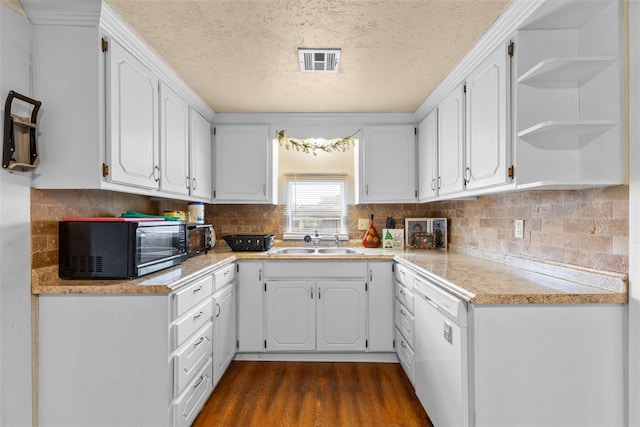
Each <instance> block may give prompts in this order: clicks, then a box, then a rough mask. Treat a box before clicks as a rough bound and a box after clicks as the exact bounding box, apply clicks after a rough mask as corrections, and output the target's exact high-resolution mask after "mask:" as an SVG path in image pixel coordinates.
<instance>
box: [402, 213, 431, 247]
mask: <svg viewBox="0 0 640 427" xmlns="http://www.w3.org/2000/svg"><path fill="white" fill-rule="evenodd" d="M404 231H405V237H404V239H405V242H407V247H408V248H415V247H416V237H418V236H417V235H419V234H422V233H426V232H428V231H429V218H405V220H404Z"/></svg>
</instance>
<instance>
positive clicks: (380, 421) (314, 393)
mask: <svg viewBox="0 0 640 427" xmlns="http://www.w3.org/2000/svg"><path fill="white" fill-rule="evenodd" d="M204 426H207V427H209V426H243V427H244V426H261V427H263V426H283V427H284V426H296V427H297V426H301V427H305V426H313V427H329V426H331V427H341V426H348V427H351V426H353V427H359V426H367V427H372V426H428V427H432V424H431V422H430V421H429V418H428V417H427V414H426V413H425V411H424V409H423V408H422V406H421V405H420V402H419V401H418V397H417V396H416V395H415V393H414V391H413V387H412V386H411V383H410V382H409V380H408V379H407V377H406V376H405V374H404V372H403V371H402V368H401V367H400V365H399V364H397V363H351V362H262V361H260V362H249V361H234V362H232V363H231V365H230V366H229V369H228V370H227V372H226V373H225V375H224V377H223V378H222V380H221V381H220V383H219V384H218V386H217V387H216V389H215V390H214V392H213V394H212V395H211V397H210V398H209V400H208V401H207V403H206V405H205V406H204V408H203V409H202V411H201V412H200V414H199V415H198V417H197V418H196V420H195V421H194V423H193V427H204Z"/></svg>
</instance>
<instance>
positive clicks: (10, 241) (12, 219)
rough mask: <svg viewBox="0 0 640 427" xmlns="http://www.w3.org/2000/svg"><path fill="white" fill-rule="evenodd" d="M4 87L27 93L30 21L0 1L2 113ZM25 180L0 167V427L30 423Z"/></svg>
mask: <svg viewBox="0 0 640 427" xmlns="http://www.w3.org/2000/svg"><path fill="white" fill-rule="evenodd" d="M9 90H14V91H16V92H19V93H23V94H25V95H29V94H30V68H29V23H28V21H27V20H26V18H25V17H24V16H22V15H20V14H18V13H16V12H15V11H13V10H12V9H10V8H8V7H7V6H5V5H4V4H0V101H1V102H2V104H1V105H2V107H1V108H2V109H3V111H2V113H3V117H4V103H5V100H6V97H7V93H8V92H9ZM14 104H16V105H15V107H16V108H13V109H12V111H14V112H18V114H20V115H27V116H28V115H30V111H31V110H30V108H27V109H23V110H20V108H19V107H18V105H17V104H18V103H17V102H15V101H14ZM43 107H44V108H46V106H43ZM1 126H2V125H0V127H1ZM30 179H31V175H30V174H29V173H21V172H17V173H9V172H8V171H6V170H0V425H1V426H12V427H14V426H31V425H32V372H31V360H32V357H31V355H32V352H31V225H30V194H29V192H30V189H29V187H30Z"/></svg>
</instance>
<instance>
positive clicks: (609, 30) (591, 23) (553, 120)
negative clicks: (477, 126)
mask: <svg viewBox="0 0 640 427" xmlns="http://www.w3.org/2000/svg"><path fill="white" fill-rule="evenodd" d="M588 3H589V4H588V5H585V4H584V2H547V3H545V4H544V5H543V6H542V7H540V8H539V9H538V10H537V11H536V12H535V13H534V14H533V15H532V16H531V17H530V18H529V19H528V20H527V22H526V23H525V25H524V26H523V27H522V28H521V29H520V30H519V31H518V32H517V35H516V49H515V73H514V74H515V82H516V83H515V90H516V96H515V114H516V119H515V124H516V135H517V139H516V147H515V166H516V168H515V180H516V184H517V187H518V188H536V187H538V188H539V187H545V188H580V187H589V186H600V185H616V184H622V183H623V182H624V180H625V172H624V171H625V154H624V151H625V150H624V144H623V140H622V129H623V126H622V125H623V123H622V122H623V120H622V117H623V115H622V96H623V95H622V91H621V87H622V83H621V82H622V66H621V64H622V61H623V60H622V51H623V49H622V45H621V43H622V37H621V30H620V29H621V16H622V11H621V7H622V2H620V1H616V0H602V1H598V2H595V1H594V2H588Z"/></svg>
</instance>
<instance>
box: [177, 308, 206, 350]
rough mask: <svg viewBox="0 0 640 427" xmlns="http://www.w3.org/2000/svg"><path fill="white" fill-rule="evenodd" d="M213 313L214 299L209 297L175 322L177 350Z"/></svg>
mask: <svg viewBox="0 0 640 427" xmlns="http://www.w3.org/2000/svg"><path fill="white" fill-rule="evenodd" d="M212 315H213V300H212V299H211V298H207V300H206V301H205V302H203V303H202V304H200V305H199V306H197V307H196V308H194V309H193V310H191V311H189V312H188V313H186V314H185V315H184V316H182V317H181V318H179V319H178V320H176V321H175V323H174V324H173V341H172V342H173V347H172V350H175V349H176V348H177V347H179V346H180V345H182V343H183V342H185V340H186V339H187V338H189V337H190V336H191V335H193V333H194V332H195V331H197V330H198V329H200V328H201V327H202V326H203V325H204V324H205V323H207V321H208V320H210V319H211V316H212Z"/></svg>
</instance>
